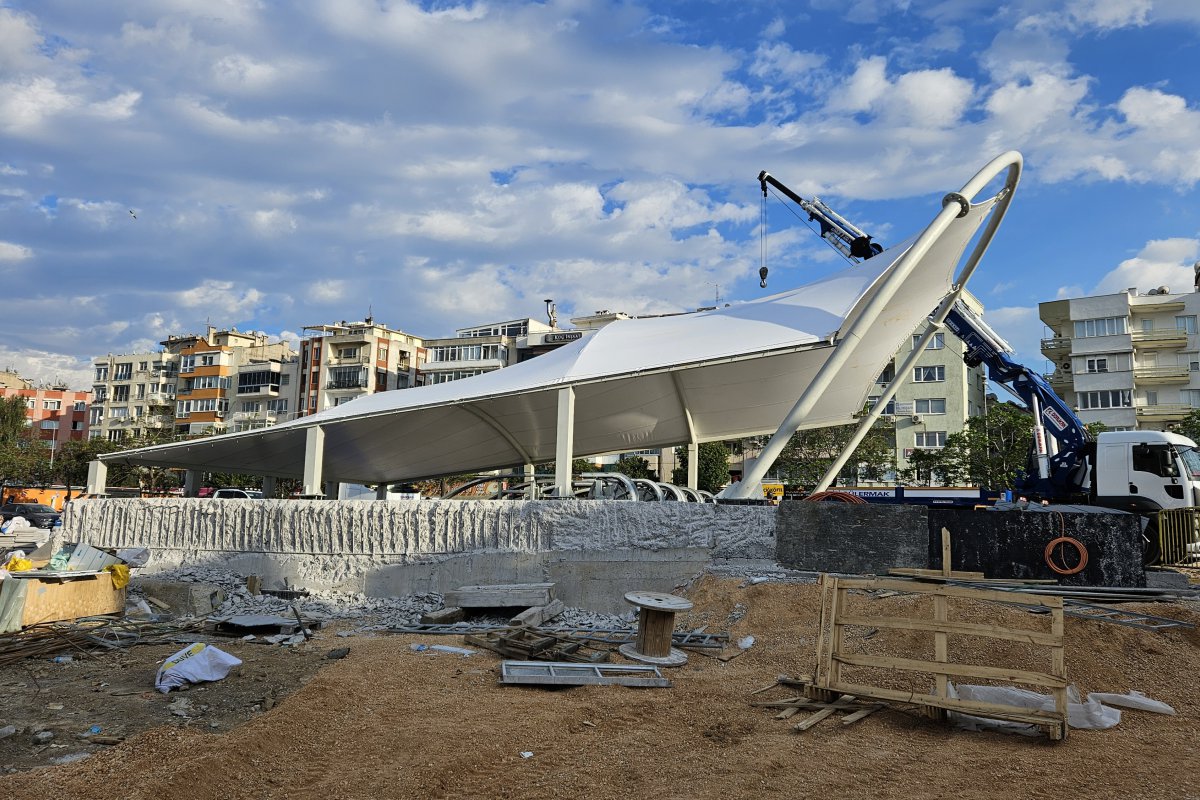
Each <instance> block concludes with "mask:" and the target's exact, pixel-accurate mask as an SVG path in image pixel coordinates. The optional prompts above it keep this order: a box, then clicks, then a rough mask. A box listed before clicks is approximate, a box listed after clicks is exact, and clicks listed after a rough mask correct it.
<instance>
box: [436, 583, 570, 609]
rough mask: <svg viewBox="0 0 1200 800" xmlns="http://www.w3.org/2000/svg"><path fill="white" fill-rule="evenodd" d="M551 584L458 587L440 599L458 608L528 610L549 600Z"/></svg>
mask: <svg viewBox="0 0 1200 800" xmlns="http://www.w3.org/2000/svg"><path fill="white" fill-rule="evenodd" d="M553 589H554V584H553V583H505V584H495V585H493V586H459V587H458V588H457V589H451V590H450V591H448V592H446V593H445V595H443V597H442V602H443V603H444V604H445V605H446V606H447V607H449V606H458V607H459V608H529V607H531V606H544V605H546V604H548V603H549V602H550V601H551V599H553V598H552V597H551V592H552V591H553Z"/></svg>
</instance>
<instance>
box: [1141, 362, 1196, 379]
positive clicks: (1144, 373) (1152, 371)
mask: <svg viewBox="0 0 1200 800" xmlns="http://www.w3.org/2000/svg"><path fill="white" fill-rule="evenodd" d="M1191 377H1192V373H1191V370H1189V369H1188V368H1187V367H1186V366H1169V367H1134V369H1133V379H1134V380H1135V381H1137V382H1138V383H1187V382H1188V381H1189V380H1191Z"/></svg>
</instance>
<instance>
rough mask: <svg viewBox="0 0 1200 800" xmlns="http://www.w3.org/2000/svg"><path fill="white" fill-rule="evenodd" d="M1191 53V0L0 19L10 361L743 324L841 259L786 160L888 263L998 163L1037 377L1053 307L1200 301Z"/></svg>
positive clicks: (590, 4) (1029, 359) (120, 13)
mask: <svg viewBox="0 0 1200 800" xmlns="http://www.w3.org/2000/svg"><path fill="white" fill-rule="evenodd" d="M1198 56H1200V3H1196V2H1194V0H1059V1H1058V2H1051V0H1013V2H1009V3H997V2H992V1H991V0H840V1H838V0H786V1H784V0H778V1H776V0H728V1H727V0H707V1H706V0H690V1H689V2H684V1H683V0H659V1H657V2H654V1H648V2H624V3H614V2H600V1H598V0H596V1H593V0H552V1H551V2H545V3H540V4H533V3H520V2H473V3H455V2H432V3H409V2H398V1H393V0H304V1H303V2H295V3H289V2H282V1H281V0H105V2H103V3H97V2H95V1H94V0H36V2H33V0H0V286H2V287H3V293H2V295H0V297H2V298H3V302H2V305H0V369H5V368H12V369H15V370H17V371H19V372H20V373H22V374H23V375H25V376H26V377H28V378H31V379H33V380H35V381H44V382H50V381H62V382H66V383H67V384H68V385H69V386H70V387H71V388H74V389H87V388H90V386H91V375H92V371H91V367H90V362H91V360H92V359H93V358H94V357H96V356H103V355H105V354H107V353H132V352H145V351H148V350H155V349H158V347H159V345H158V343H159V342H160V341H162V340H163V339H165V338H166V337H167V336H168V335H172V334H187V333H202V332H203V331H204V329H205V326H206V325H209V324H211V325H214V326H216V327H218V328H237V329H238V330H241V331H250V330H253V331H262V332H265V333H267V334H268V335H270V336H271V337H279V338H284V339H290V340H295V339H297V338H298V337H299V336H301V335H303V329H304V327H305V326H309V325H319V324H325V323H332V322H338V321H340V320H361V319H363V318H364V317H366V316H368V315H373V317H374V319H375V320H376V321H378V322H381V323H384V324H386V325H389V326H390V327H393V328H398V329H400V330H403V331H406V332H408V333H412V334H415V335H418V336H424V337H435V336H447V335H452V334H453V331H454V329H456V328H462V327H469V326H472V325H477V324H483V323H487V322H494V321H501V320H508V319H515V318H522V317H533V318H536V319H544V318H545V305H544V302H543V301H544V300H545V299H547V298H552V299H554V301H555V303H556V304H557V308H558V318H559V320H560V324H562V323H564V322H565V321H566V320H568V319H569V318H570V317H572V316H581V315H586V314H591V313H593V312H595V311H598V310H601V309H607V310H612V311H624V312H627V313H629V314H652V313H664V312H675V311H681V310H688V309H694V308H697V307H700V306H711V305H713V304H714V303H715V302H720V303H722V304H724V303H737V302H740V301H745V300H749V299H753V298H756V297H760V296H762V295H763V294H764V293H766V292H773V291H780V290H783V289H786V288H790V287H792V286H797V285H801V284H804V283H808V282H810V281H812V280H814V279H816V278H818V277H820V276H822V275H824V274H826V273H828V272H830V271H832V270H834V269H836V268H839V267H840V266H841V265H840V264H839V263H838V261H837V256H836V254H835V253H833V251H832V250H830V249H829V247H828V246H827V245H825V244H824V243H823V242H822V241H821V240H820V239H819V238H817V237H816V236H815V235H814V234H813V233H812V232H811V231H810V230H809V229H808V228H807V227H806V226H805V225H804V224H803V220H801V219H798V218H797V216H796V215H795V212H796V209H795V208H794V207H790V206H788V205H784V204H783V203H781V202H779V201H777V200H776V199H774V198H770V199H769V200H768V201H767V202H766V203H765V204H764V203H762V202H761V192H760V189H759V184H758V181H757V175H758V173H759V171H760V170H767V171H769V172H770V173H772V174H773V175H775V176H776V177H777V178H778V179H779V180H781V181H783V182H784V183H785V184H786V185H788V186H789V187H791V188H792V189H793V190H795V191H796V192H798V193H800V194H802V195H804V196H806V197H811V196H814V195H817V196H820V197H821V198H822V199H823V200H825V201H826V202H827V203H829V204H830V205H831V206H833V207H834V208H836V209H837V210H838V211H839V212H841V213H842V214H843V215H844V216H846V217H847V218H849V219H851V220H853V221H855V222H856V224H858V225H859V226H860V227H861V228H863V229H864V230H866V231H867V232H868V233H870V234H872V235H873V236H874V237H875V238H876V240H878V241H880V242H883V243H884V244H888V243H891V242H894V241H899V240H900V239H902V238H904V237H906V236H908V235H910V234H912V233H915V232H916V231H919V230H920V229H921V228H922V227H923V226H924V225H926V224H928V222H929V221H930V220H932V218H933V217H934V216H935V215H936V213H937V211H938V209H939V207H940V202H941V198H942V196H943V195H944V194H945V193H947V192H949V191H956V190H957V189H959V188H961V187H962V185H963V184H964V183H965V182H966V181H967V180H968V179H969V178H970V177H971V176H972V175H973V174H974V173H975V172H976V171H977V170H978V169H979V168H980V167H982V166H983V165H984V164H986V163H987V162H988V161H989V160H991V159H992V158H993V157H994V156H996V155H999V154H1000V153H1002V152H1005V151H1007V150H1018V151H1020V152H1021V153H1022V154H1023V156H1024V159H1025V172H1024V175H1023V178H1022V182H1021V186H1020V188H1019V189H1018V192H1017V195H1016V198H1015V199H1014V201H1013V204H1012V207H1011V209H1010V211H1009V214H1008V217H1007V218H1006V220H1005V222H1004V224H1003V225H1002V226H1001V228H1000V231H999V233H998V234H997V237H996V240H995V242H994V243H993V245H992V247H991V249H990V250H989V251H988V254H987V256H985V258H984V260H983V262H982V263H981V265H980V267H979V269H978V271H977V272H976V273H975V277H974V278H973V279H972V281H971V284H970V288H971V289H972V291H973V292H974V293H975V294H976V295H977V296H978V297H979V298H980V300H981V301H982V302H983V304H984V306H985V309H986V312H985V319H987V320H988V321H989V322H990V323H991V325H992V326H993V327H994V328H995V329H996V330H997V331H998V332H999V333H1000V334H1001V335H1002V336H1004V337H1005V338H1007V339H1008V340H1009V341H1010V342H1011V343H1012V344H1013V345H1014V346H1015V347H1016V348H1017V351H1018V355H1019V358H1020V359H1021V360H1022V361H1024V363H1026V364H1029V365H1032V366H1036V367H1039V368H1040V367H1041V366H1042V365H1044V363H1045V361H1044V359H1043V357H1042V356H1041V355H1040V353H1039V352H1038V340H1039V338H1040V337H1041V336H1043V335H1044V334H1045V331H1044V328H1043V326H1042V324H1041V323H1040V321H1039V320H1038V315H1037V304H1038V303H1039V302H1044V301H1047V300H1054V299H1056V298H1062V297H1077V296H1082V295H1087V294H1096V293H1107V292H1114V291H1120V290H1122V289H1125V288H1126V287H1130V286H1137V287H1139V288H1140V289H1141V290H1143V291H1144V290H1147V289H1150V288H1155V287H1158V286H1164V285H1165V286H1169V287H1171V289H1172V291H1174V292H1176V293H1179V292H1185V291H1191V290H1192V287H1193V274H1192V264H1193V263H1194V262H1195V261H1196V260H1197V259H1198V258H1200V193H1198V192H1197V182H1198V181H1200V69H1197V68H1196V66H1195V65H1196V64H1197V63H1200V58H1198ZM764 256H765V264H766V266H768V268H769V269H770V288H769V289H767V290H763V289H761V288H760V287H759V282H758V269H759V267H760V266H762V264H763V259H764Z"/></svg>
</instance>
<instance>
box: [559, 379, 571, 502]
mask: <svg viewBox="0 0 1200 800" xmlns="http://www.w3.org/2000/svg"><path fill="white" fill-rule="evenodd" d="M574 459H575V389H574V388H572V387H570V386H567V387H565V388H562V389H559V390H558V431H557V433H556V435H555V440H554V487H555V490H556V493H557V494H558V496H559V497H573V496H574V494H573V492H572V490H571V462H572V461H573V460H574Z"/></svg>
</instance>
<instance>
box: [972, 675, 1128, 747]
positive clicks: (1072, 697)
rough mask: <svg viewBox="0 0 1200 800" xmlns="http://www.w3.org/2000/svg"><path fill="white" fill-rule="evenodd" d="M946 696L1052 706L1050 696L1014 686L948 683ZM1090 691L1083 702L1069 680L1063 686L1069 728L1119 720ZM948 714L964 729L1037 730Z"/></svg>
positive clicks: (1025, 732)
mask: <svg viewBox="0 0 1200 800" xmlns="http://www.w3.org/2000/svg"><path fill="white" fill-rule="evenodd" d="M950 696H951V697H956V698H961V699H963V700H977V701H981V702H984V703H998V704H1000V705H1006V706H1018V707H1021V708H1029V709H1034V710H1041V711H1053V710H1054V697H1053V696H1051V695H1048V694H1041V693H1040V692H1034V691H1031V690H1029V689H1018V688H1016V687H1014V686H970V685H957V686H956V685H954V684H951V685H950ZM1095 698H1096V695H1095V693H1093V694H1092V695H1091V696H1090V697H1089V698H1088V700H1087V702H1083V701H1082V700H1081V698H1080V696H1079V690H1078V689H1077V688H1075V685H1074V684H1072V685H1070V686H1068V687H1067V724H1068V725H1070V726H1071V727H1072V728H1078V729H1087V730H1104V729H1105V728H1111V727H1113V726H1114V725H1116V724H1118V723H1119V722H1120V721H1121V712H1120V711H1119V710H1118V709H1115V708H1109V707H1108V706H1105V705H1103V704H1102V703H1101V702H1100V700H1098V699H1095ZM950 718H951V719H952V720H954V722H955V724H956V725H958V726H959V727H961V728H966V729H967V730H973V731H976V730H998V731H1005V732H1009V733H1020V734H1023V735H1036V734H1037V733H1038V730H1037V728H1036V727H1035V726H1033V725H1026V724H1024V723H1021V722H1008V721H1005V720H996V719H988V718H985V717H976V716H973V715H970V714H960V713H956V712H951V714H950Z"/></svg>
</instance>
